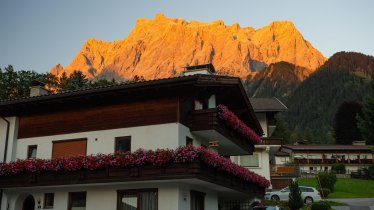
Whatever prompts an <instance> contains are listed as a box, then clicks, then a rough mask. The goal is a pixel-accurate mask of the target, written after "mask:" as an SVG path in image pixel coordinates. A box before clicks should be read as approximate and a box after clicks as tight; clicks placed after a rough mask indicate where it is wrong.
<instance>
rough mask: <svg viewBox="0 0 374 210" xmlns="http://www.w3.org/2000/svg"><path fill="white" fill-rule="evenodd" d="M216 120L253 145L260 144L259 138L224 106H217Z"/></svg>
mask: <svg viewBox="0 0 374 210" xmlns="http://www.w3.org/2000/svg"><path fill="white" fill-rule="evenodd" d="M217 110H218V118H219V119H220V120H222V121H223V122H224V123H225V124H226V125H227V126H229V127H230V128H232V129H233V130H235V131H236V132H238V133H239V134H240V135H241V136H243V137H244V138H246V139H248V140H249V141H251V142H252V143H253V144H258V143H260V142H261V137H260V136H259V135H257V134H256V132H255V131H253V130H252V128H250V127H249V126H248V125H246V124H245V123H244V122H243V121H241V120H240V119H239V118H238V117H237V116H236V115H235V114H234V113H233V112H232V111H230V110H229V109H228V108H227V107H226V106H224V105H222V104H220V105H218V106H217Z"/></svg>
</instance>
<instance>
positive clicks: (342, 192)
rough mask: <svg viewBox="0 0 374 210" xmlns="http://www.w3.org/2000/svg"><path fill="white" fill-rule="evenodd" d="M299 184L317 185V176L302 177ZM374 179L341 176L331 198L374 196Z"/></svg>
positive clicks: (330, 195)
mask: <svg viewBox="0 0 374 210" xmlns="http://www.w3.org/2000/svg"><path fill="white" fill-rule="evenodd" d="M299 185H304V186H310V187H316V188H318V187H317V186H318V185H317V180H316V179H315V178H300V179H299ZM373 189H374V181H373V180H364V179H343V178H339V179H338V181H337V182H336V184H335V191H334V192H332V193H330V194H329V196H328V197H329V198H374V190H373Z"/></svg>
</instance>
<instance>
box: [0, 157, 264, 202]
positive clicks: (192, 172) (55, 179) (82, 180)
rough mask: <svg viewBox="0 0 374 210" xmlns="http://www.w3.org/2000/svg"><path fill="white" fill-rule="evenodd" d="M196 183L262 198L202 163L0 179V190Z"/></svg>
mask: <svg viewBox="0 0 374 210" xmlns="http://www.w3.org/2000/svg"><path fill="white" fill-rule="evenodd" d="M176 179H199V180H202V181H206V182H210V183H214V184H217V185H219V186H224V187H227V188H230V189H234V190H237V191H241V192H243V193H247V194H253V193H254V194H256V195H258V196H260V197H261V196H263V194H264V193H265V188H264V187H261V186H260V185H258V184H254V183H252V182H248V181H245V180H243V179H241V178H239V177H237V176H235V175H233V174H230V173H227V172H225V171H221V170H218V169H217V168H215V167H212V166H209V165H206V164H204V163H202V162H195V163H188V164H171V165H168V166H164V167H159V166H153V165H144V166H132V167H126V168H110V167H109V168H103V169H98V170H92V171H91V170H79V171H73V172H52V171H49V172H42V173H31V172H27V173H23V174H18V175H12V176H2V177H0V189H7V188H16V187H34V186H55V185H75V184H96V183H109V182H112V183H114V182H131V181H146V180H176Z"/></svg>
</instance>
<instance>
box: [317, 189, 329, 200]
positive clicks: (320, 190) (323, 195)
mask: <svg viewBox="0 0 374 210" xmlns="http://www.w3.org/2000/svg"><path fill="white" fill-rule="evenodd" d="M318 191H319V193H320V194H321V197H322V198H327V196H328V195H329V194H330V193H331V190H330V189H328V188H319V189H318Z"/></svg>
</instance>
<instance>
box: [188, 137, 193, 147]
mask: <svg viewBox="0 0 374 210" xmlns="http://www.w3.org/2000/svg"><path fill="white" fill-rule="evenodd" d="M186 145H191V146H192V145H193V139H192V138H190V137H188V136H186Z"/></svg>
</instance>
